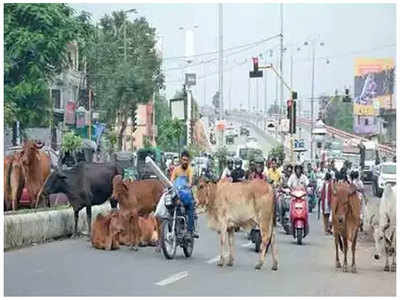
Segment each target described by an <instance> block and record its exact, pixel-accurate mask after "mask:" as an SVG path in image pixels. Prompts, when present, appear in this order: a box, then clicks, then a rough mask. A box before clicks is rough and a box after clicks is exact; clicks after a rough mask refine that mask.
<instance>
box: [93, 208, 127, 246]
mask: <svg viewBox="0 0 400 300" xmlns="http://www.w3.org/2000/svg"><path fill="white" fill-rule="evenodd" d="M122 232H124V227H123V221H122V217H121V216H120V214H119V213H118V212H111V213H109V214H108V215H106V216H104V215H102V214H98V215H97V217H96V220H95V221H94V222H93V225H92V234H91V241H92V245H93V247H95V248H97V249H105V250H114V249H119V235H120V233H122Z"/></svg>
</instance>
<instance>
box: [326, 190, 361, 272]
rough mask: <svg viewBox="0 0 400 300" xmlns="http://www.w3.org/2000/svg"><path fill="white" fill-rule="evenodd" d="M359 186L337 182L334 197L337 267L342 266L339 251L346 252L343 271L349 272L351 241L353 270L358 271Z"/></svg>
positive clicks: (333, 213)
mask: <svg viewBox="0 0 400 300" xmlns="http://www.w3.org/2000/svg"><path fill="white" fill-rule="evenodd" d="M356 191H357V188H356V186H355V185H353V184H348V183H335V184H334V185H333V197H332V204H331V208H332V224H333V231H334V236H335V247H336V268H341V264H340V260H339V251H338V246H339V247H340V250H341V251H342V252H343V253H344V262H343V272H347V271H348V270H347V249H348V242H351V250H352V264H351V271H352V272H353V273H356V272H357V267H356V261H355V255H356V245H357V235H358V230H359V228H360V222H361V221H360V209H361V203H360V199H359V197H358V195H357V193H356Z"/></svg>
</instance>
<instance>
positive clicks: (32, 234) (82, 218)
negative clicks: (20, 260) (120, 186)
mask: <svg viewBox="0 0 400 300" xmlns="http://www.w3.org/2000/svg"><path fill="white" fill-rule="evenodd" d="M110 210H111V207H110V203H108V202H106V203H104V204H103V205H98V206H93V207H92V220H94V219H95V218H96V216H97V214H99V213H100V212H101V213H107V212H108V211H110ZM74 224H75V221H74V212H73V209H72V208H65V209H59V210H52V211H42V212H32V213H27V214H20V215H5V216H4V250H10V249H15V248H21V247H26V246H31V245H33V244H38V243H44V242H46V241H48V240H50V239H57V238H62V237H66V236H68V235H71V234H72V233H73V230H74ZM78 230H79V231H80V232H83V231H88V226H87V221H86V209H82V210H81V211H80V213H79V221H78Z"/></svg>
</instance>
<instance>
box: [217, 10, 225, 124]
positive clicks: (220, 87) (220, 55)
mask: <svg viewBox="0 0 400 300" xmlns="http://www.w3.org/2000/svg"><path fill="white" fill-rule="evenodd" d="M218 15H219V17H218V25H219V26H218V28H219V30H218V31H219V43H218V66H219V67H218V73H219V76H218V77H219V80H218V90H219V97H220V98H219V100H220V102H219V103H220V104H219V105H220V106H219V109H220V112H219V119H220V120H223V119H224V86H223V80H224V77H223V76H224V70H223V67H224V56H223V23H222V21H223V20H222V18H223V11H222V3H219V4H218Z"/></svg>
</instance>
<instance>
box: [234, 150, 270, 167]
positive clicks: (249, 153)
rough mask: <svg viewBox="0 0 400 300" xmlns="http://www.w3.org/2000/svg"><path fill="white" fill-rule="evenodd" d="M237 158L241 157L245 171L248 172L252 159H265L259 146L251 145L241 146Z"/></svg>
mask: <svg viewBox="0 0 400 300" xmlns="http://www.w3.org/2000/svg"><path fill="white" fill-rule="evenodd" d="M236 156H238V157H240V158H241V159H242V160H243V169H244V170H247V169H248V167H249V160H250V158H252V157H257V156H261V157H264V154H263V151H262V150H261V148H260V147H259V146H258V145H257V144H255V143H250V144H247V145H245V146H239V147H238V149H237V152H236Z"/></svg>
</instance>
